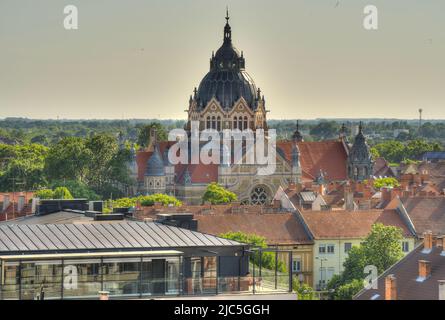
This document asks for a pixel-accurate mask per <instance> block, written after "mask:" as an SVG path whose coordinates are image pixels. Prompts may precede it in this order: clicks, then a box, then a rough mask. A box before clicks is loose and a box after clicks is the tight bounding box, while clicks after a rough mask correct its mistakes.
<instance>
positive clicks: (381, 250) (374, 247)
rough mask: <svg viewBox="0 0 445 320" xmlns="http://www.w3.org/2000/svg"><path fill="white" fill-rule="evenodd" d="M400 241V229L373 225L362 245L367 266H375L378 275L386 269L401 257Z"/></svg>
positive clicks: (401, 235)
mask: <svg viewBox="0 0 445 320" xmlns="http://www.w3.org/2000/svg"><path fill="white" fill-rule="evenodd" d="M402 239H403V234H402V229H400V228H398V227H394V226H385V225H383V224H381V223H376V224H374V225H373V226H372V229H371V233H370V234H369V235H368V236H367V237H366V239H365V241H364V242H363V244H362V246H363V249H364V256H365V257H366V261H367V264H368V265H374V266H376V267H377V270H378V272H379V274H380V273H382V272H383V271H385V270H386V269H388V268H389V267H390V266H392V265H393V264H394V263H396V262H397V261H398V260H400V259H401V258H402V257H403V251H402V247H401V245H400V241H401V240H402Z"/></svg>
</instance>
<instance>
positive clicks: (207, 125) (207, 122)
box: [206, 116, 210, 129]
mask: <svg viewBox="0 0 445 320" xmlns="http://www.w3.org/2000/svg"><path fill="white" fill-rule="evenodd" d="M206 128H207V129H210V116H208V117H207V121H206Z"/></svg>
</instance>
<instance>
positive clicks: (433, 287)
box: [354, 244, 445, 300]
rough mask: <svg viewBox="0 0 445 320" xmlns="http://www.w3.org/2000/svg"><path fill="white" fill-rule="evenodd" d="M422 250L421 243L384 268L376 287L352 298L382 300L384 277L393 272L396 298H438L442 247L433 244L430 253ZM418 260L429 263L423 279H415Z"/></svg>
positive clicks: (444, 261)
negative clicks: (428, 273)
mask: <svg viewBox="0 0 445 320" xmlns="http://www.w3.org/2000/svg"><path fill="white" fill-rule="evenodd" d="M422 251H423V244H421V245H420V246H418V247H417V248H416V249H414V250H413V251H411V252H410V253H409V254H408V255H406V256H405V257H404V258H403V259H402V260H400V261H399V262H398V263H396V264H395V265H394V266H392V267H391V268H389V269H388V270H386V271H385V272H384V273H383V274H382V275H381V276H380V277H379V278H378V280H377V281H378V282H377V285H378V289H370V290H365V289H364V290H362V291H361V292H359V293H358V294H357V295H356V296H355V298H354V299H355V300H371V299H374V300H384V299H385V277H386V276H387V275H390V274H393V275H394V276H395V277H396V288H397V289H396V292H397V300H438V299H439V283H438V281H439V280H445V256H442V255H441V252H442V247H437V246H434V247H433V249H432V251H431V252H430V253H423V252H422ZM419 260H427V261H429V262H430V263H431V276H430V277H428V278H426V279H425V280H424V281H417V278H418V275H419Z"/></svg>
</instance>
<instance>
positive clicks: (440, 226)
mask: <svg viewBox="0 0 445 320" xmlns="http://www.w3.org/2000/svg"><path fill="white" fill-rule="evenodd" d="M400 200H401V202H402V204H403V206H404V207H405V209H406V211H407V213H408V215H409V218H410V219H411V221H412V223H413V224H414V228H415V229H416V232H417V234H418V235H421V234H423V233H424V232H426V231H428V230H430V231H432V232H433V234H445V197H440V196H439V197H406V198H401V199H400Z"/></svg>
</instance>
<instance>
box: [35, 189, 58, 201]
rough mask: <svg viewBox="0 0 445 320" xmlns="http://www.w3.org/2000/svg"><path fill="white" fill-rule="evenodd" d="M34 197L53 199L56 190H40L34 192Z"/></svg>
mask: <svg viewBox="0 0 445 320" xmlns="http://www.w3.org/2000/svg"><path fill="white" fill-rule="evenodd" d="M34 197H36V198H39V199H53V198H54V191H52V190H51V189H42V190H38V191H36V192H35V193H34Z"/></svg>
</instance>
